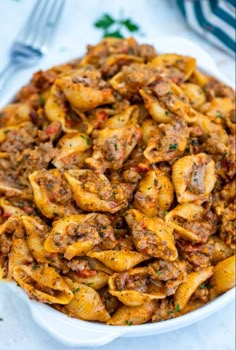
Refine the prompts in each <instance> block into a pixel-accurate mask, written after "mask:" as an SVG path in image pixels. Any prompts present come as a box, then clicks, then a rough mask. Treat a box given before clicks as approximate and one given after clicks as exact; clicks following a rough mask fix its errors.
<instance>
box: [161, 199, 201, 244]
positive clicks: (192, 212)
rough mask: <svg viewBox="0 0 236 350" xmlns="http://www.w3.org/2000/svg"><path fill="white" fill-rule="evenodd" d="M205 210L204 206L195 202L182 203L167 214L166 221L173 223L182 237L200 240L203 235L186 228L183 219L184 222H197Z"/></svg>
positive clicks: (194, 240)
mask: <svg viewBox="0 0 236 350" xmlns="http://www.w3.org/2000/svg"><path fill="white" fill-rule="evenodd" d="M204 211H205V210H204V208H203V207H202V206H200V205H196V204H193V203H188V204H180V205H177V207H175V208H174V209H173V210H171V211H170V212H169V213H168V214H167V215H166V216H165V222H167V223H168V224H171V225H172V226H173V228H174V229H175V231H177V232H178V233H179V235H180V236H181V237H182V238H184V239H187V240H190V241H193V242H199V241H200V240H201V237H200V236H199V235H198V234H197V233H195V232H193V231H191V230H190V229H186V228H184V227H183V224H182V222H181V220H182V221H184V222H191V221H193V222H195V221H196V220H197V218H198V217H200V216H201V215H202V214H203V213H204ZM178 219H179V221H180V222H178Z"/></svg>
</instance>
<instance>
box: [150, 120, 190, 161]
mask: <svg viewBox="0 0 236 350" xmlns="http://www.w3.org/2000/svg"><path fill="white" fill-rule="evenodd" d="M188 134H189V131H188V128H187V124H186V123H185V122H183V121H176V122H174V123H172V124H159V125H158V132H157V133H156V135H153V137H151V138H150V141H149V142H148V143H147V148H146V150H145V151H144V155H145V157H147V158H148V159H149V157H150V158H152V161H153V162H154V161H156V162H163V161H168V162H172V161H174V160H176V159H177V158H179V157H180V156H181V155H182V154H183V153H184V150H185V147H186V146H187V137H188ZM149 144H151V145H152V148H151V149H150V147H149ZM153 145H155V147H154V146H153ZM184 145H185V146H184Z"/></svg>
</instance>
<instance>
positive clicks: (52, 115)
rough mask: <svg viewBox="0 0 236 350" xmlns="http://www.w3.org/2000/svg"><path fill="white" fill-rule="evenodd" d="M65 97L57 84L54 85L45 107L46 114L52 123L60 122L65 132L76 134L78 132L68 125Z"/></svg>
mask: <svg viewBox="0 0 236 350" xmlns="http://www.w3.org/2000/svg"><path fill="white" fill-rule="evenodd" d="M65 103H66V100H65V96H64V95H63V94H62V93H61V90H60V89H59V87H58V86H57V85H56V84H53V86H52V87H51V90H50V94H49V97H48V98H47V101H46V103H45V106H44V110H45V114H46V116H47V118H48V119H49V120H50V121H51V122H54V121H59V122H60V123H61V125H62V130H63V131H64V132H70V133H76V132H77V130H75V129H72V128H70V127H68V126H67V124H66V110H65Z"/></svg>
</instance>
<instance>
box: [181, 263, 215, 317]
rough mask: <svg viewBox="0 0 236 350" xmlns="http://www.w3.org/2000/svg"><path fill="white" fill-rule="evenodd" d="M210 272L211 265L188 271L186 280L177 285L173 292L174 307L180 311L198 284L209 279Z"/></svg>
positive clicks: (211, 270) (211, 269)
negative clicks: (195, 270)
mask: <svg viewBox="0 0 236 350" xmlns="http://www.w3.org/2000/svg"><path fill="white" fill-rule="evenodd" d="M212 274H213V267H212V266H210V267H205V268H203V269H201V270H200V271H197V272H190V273H189V274H188V275H187V280H186V282H183V283H182V284H181V285H180V286H179V287H178V289H177V291H176V293H175V296H174V302H175V307H177V308H178V309H179V310H180V311H181V310H183V309H184V308H185V306H186V305H187V303H188V301H189V299H190V298H191V296H192V294H193V293H194V292H195V290H196V289H197V288H198V287H199V286H200V284H202V283H203V282H205V281H206V280H207V279H209V278H210V277H211V276H212Z"/></svg>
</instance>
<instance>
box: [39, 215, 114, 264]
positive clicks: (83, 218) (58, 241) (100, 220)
mask: <svg viewBox="0 0 236 350" xmlns="http://www.w3.org/2000/svg"><path fill="white" fill-rule="evenodd" d="M101 232H102V235H101ZM109 237H110V238H111V240H113V229H112V227H111V225H110V221H109V220H108V219H107V217H106V216H105V215H103V214H95V213H90V214H81V215H70V216H65V217H64V218H62V219H60V220H57V221H55V222H54V225H53V229H52V231H51V233H50V234H49V236H48V237H47V239H46V240H45V243H44V248H45V249H46V250H47V251H48V252H51V253H64V256H65V258H66V259H68V260H70V259H72V258H73V257H74V256H83V255H86V253H87V252H89V251H90V250H91V249H92V248H93V247H94V246H95V245H98V244H99V243H101V242H102V240H103V239H105V238H109ZM114 243H115V242H114Z"/></svg>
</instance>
